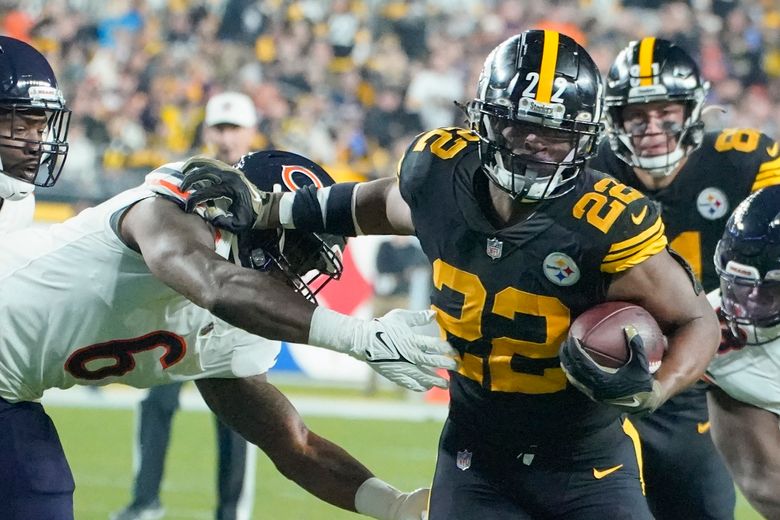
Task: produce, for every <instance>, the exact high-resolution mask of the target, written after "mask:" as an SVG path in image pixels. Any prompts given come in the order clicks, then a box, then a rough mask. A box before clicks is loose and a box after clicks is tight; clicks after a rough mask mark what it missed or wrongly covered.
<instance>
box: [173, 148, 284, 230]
mask: <svg viewBox="0 0 780 520" xmlns="http://www.w3.org/2000/svg"><path fill="white" fill-rule="evenodd" d="M182 171H183V173H184V181H183V182H182V184H181V189H182V191H189V192H190V194H189V197H188V198H187V203H186V206H185V209H186V210H187V211H188V212H192V211H194V210H195V208H196V207H197V206H198V205H200V204H204V203H210V205H212V206H216V207H217V208H219V209H221V211H207V218H208V219H209V221H210V222H211V223H212V224H214V225H215V226H217V227H219V228H222V229H226V230H228V231H231V232H233V233H238V232H241V231H246V230H249V229H252V228H253V227H257V228H264V227H268V220H269V218H270V213H271V200H272V197H271V194H270V193H268V192H266V191H261V190H259V189H257V187H256V186H255V185H254V184H252V182H251V181H250V180H249V179H247V178H246V176H245V175H244V173H243V172H242V171H241V170H239V169H237V168H234V167H232V166H230V165H229V164H226V163H223V162H222V161H218V160H216V159H210V158H207V157H193V158H192V159H190V160H188V161H187V162H186V163H184V167H183V168H182ZM264 224H265V226H264V227H263V225H264Z"/></svg>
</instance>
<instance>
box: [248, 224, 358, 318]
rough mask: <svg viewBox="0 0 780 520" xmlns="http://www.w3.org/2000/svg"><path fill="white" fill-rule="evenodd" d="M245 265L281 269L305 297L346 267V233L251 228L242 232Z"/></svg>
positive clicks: (312, 297) (314, 294)
mask: <svg viewBox="0 0 780 520" xmlns="http://www.w3.org/2000/svg"><path fill="white" fill-rule="evenodd" d="M238 244H239V248H238V249H239V257H240V260H241V265H243V266H244V267H249V268H251V269H256V270H258V271H274V270H276V271H278V272H280V273H281V274H282V275H284V278H285V279H286V280H287V281H288V283H289V285H290V286H291V287H292V288H294V289H295V291H296V292H298V293H300V294H301V295H302V296H303V297H304V298H306V299H307V300H309V301H311V302H312V303H317V294H318V293H319V292H320V291H321V290H322V289H323V288H324V287H325V286H326V285H327V284H328V283H329V282H330V281H331V280H338V279H339V278H340V277H341V273H342V272H343V270H344V266H343V263H342V261H341V258H342V252H343V250H344V247H345V245H346V240H345V239H344V237H340V236H336V235H328V234H324V233H323V234H318V233H308V232H303V231H297V230H281V229H280V230H268V231H249V232H247V233H244V234H242V235H241V236H239V239H238Z"/></svg>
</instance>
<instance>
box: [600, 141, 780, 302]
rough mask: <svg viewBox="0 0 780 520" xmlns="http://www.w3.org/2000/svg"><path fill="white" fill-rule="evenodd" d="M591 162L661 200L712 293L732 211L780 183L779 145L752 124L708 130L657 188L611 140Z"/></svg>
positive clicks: (675, 236) (675, 240)
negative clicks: (648, 184)
mask: <svg viewBox="0 0 780 520" xmlns="http://www.w3.org/2000/svg"><path fill="white" fill-rule="evenodd" d="M590 167H591V168H593V169H596V170H599V171H602V172H606V173H608V174H610V175H612V176H613V177H615V178H616V179H618V180H619V181H620V182H622V183H624V184H627V185H628V186H631V187H633V188H636V189H638V190H640V191H642V192H643V193H645V194H646V195H647V196H648V197H650V198H651V199H653V200H654V201H656V202H657V203H659V204H660V206H661V214H662V216H663V219H664V223H665V224H666V236H667V237H668V238H669V243H670V245H671V247H672V248H673V249H675V250H676V251H677V252H679V253H680V254H681V255H682V256H683V258H685V259H686V260H687V261H688V263H689V264H690V265H691V267H692V268H693V271H694V273H695V274H696V276H697V278H699V280H701V282H702V285H703V286H704V289H705V290H706V291H707V292H709V291H712V290H713V289H716V288H717V287H718V286H719V281H718V273H716V272H715V264H714V262H713V256H714V255H715V246H716V245H717V243H718V240H720V237H721V235H722V234H723V229H724V228H725V226H726V221H727V220H728V218H729V215H730V214H731V212H732V211H733V210H734V208H735V207H736V206H737V204H739V203H740V202H742V200H744V199H745V197H747V196H748V195H749V194H750V193H751V192H753V191H756V190H758V189H760V188H764V187H766V186H771V185H774V184H780V144H778V143H777V142H775V141H773V140H772V139H770V138H769V137H767V136H766V135H764V134H762V133H761V132H759V131H758V130H753V129H749V128H738V129H737V128H729V129H726V130H723V131H722V132H708V133H706V134H705V136H704V140H703V142H702V145H701V147H699V149H697V150H696V151H694V152H693V153H692V154H691V155H690V156H689V157H688V159H687V161H686V162H685V164H684V165H683V167H682V168H681V169H680V172H679V173H678V174H677V177H676V178H675V179H674V181H672V183H671V184H670V185H669V186H667V187H666V188H663V189H660V190H657V191H653V190H648V189H647V188H646V187H645V186H644V184H642V182H641V181H640V180H639V178H638V177H637V176H636V174H635V173H634V170H633V169H632V168H631V167H630V166H629V165H627V164H626V163H625V162H623V161H621V160H620V159H619V158H618V157H617V156H616V155H615V154H614V153H613V152H612V150H611V149H610V147H609V143H608V142H607V140H603V141H602V142H601V144H600V146H599V151H598V154H597V156H596V157H594V158H593V159H592V160H591V161H590Z"/></svg>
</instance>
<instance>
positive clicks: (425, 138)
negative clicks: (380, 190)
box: [398, 127, 479, 207]
mask: <svg viewBox="0 0 780 520" xmlns="http://www.w3.org/2000/svg"><path fill="white" fill-rule="evenodd" d="M477 141H479V137H477V135H476V134H474V133H473V132H471V131H470V130H466V129H464V128H457V127H450V128H435V129H433V130H430V131H428V132H425V133H422V134H420V135H418V136H417V137H415V138H414V141H412V144H411V145H410V146H409V148H408V149H407V150H406V153H405V154H404V156H403V158H402V159H401V161H400V162H399V163H398V183H399V188H400V191H401V196H402V197H403V199H404V201H405V202H406V203H407V204H408V205H409V207H415V206H416V205H417V204H416V202H417V201H418V200H419V199H420V196H421V194H423V193H425V192H426V191H427V190H428V189H430V188H428V186H429V185H430V183H431V182H432V180H431V179H432V177H434V176H436V175H437V172H443V171H451V170H452V168H453V167H451V166H449V165H450V164H451V163H456V162H457V157H458V156H459V155H461V154H463V153H464V152H465V151H466V150H468V149H469V148H470V147H469V144H470V143H474V142H477Z"/></svg>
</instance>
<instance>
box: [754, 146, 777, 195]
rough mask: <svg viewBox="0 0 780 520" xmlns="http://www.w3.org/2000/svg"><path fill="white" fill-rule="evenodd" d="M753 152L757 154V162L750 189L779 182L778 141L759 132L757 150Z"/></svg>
mask: <svg viewBox="0 0 780 520" xmlns="http://www.w3.org/2000/svg"><path fill="white" fill-rule="evenodd" d="M754 153H755V154H756V155H757V156H758V157H757V162H758V163H759V164H758V171H757V172H756V178H755V180H754V181H753V186H751V188H750V191H751V192H754V191H757V190H760V189H761V188H766V187H767V186H775V185H776V184H780V143H779V142H777V141H775V140H773V139H772V138H771V137H769V136H767V135H766V134H761V138H760V139H759V144H758V150H756V152H754Z"/></svg>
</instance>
